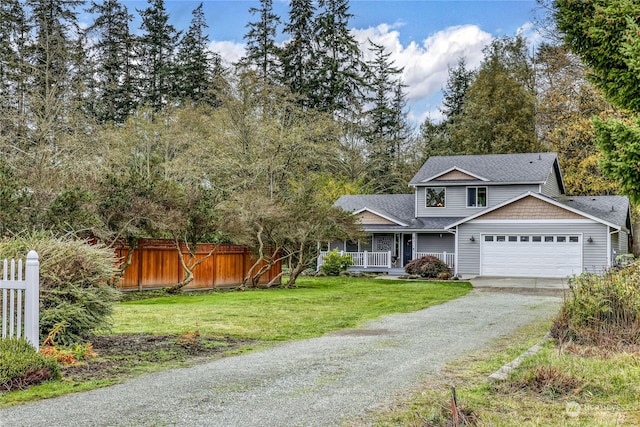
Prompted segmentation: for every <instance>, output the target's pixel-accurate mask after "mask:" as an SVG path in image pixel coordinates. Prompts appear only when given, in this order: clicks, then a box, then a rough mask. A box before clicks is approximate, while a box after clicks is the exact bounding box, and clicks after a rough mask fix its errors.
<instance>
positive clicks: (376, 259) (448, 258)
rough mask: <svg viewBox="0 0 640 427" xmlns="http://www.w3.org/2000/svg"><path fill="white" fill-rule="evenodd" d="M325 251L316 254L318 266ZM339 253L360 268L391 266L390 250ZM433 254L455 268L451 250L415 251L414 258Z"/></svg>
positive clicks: (321, 262) (454, 255)
mask: <svg viewBox="0 0 640 427" xmlns="http://www.w3.org/2000/svg"><path fill="white" fill-rule="evenodd" d="M328 253H329V252H327V251H321V252H320V256H318V268H320V266H321V265H322V264H324V257H325V256H326V255H327V254H328ZM339 253H340V255H343V254H344V255H349V256H350V257H351V259H352V260H353V264H352V267H360V268H392V261H393V259H392V256H391V252H368V251H364V252H343V251H340V252H339ZM427 255H430V256H434V257H436V258H438V259H439V260H440V261H443V262H445V263H446V264H447V266H449V268H450V269H451V270H452V271H453V270H454V268H455V262H456V261H455V260H456V254H455V253H451V252H417V253H416V258H422V257H423V256H427Z"/></svg>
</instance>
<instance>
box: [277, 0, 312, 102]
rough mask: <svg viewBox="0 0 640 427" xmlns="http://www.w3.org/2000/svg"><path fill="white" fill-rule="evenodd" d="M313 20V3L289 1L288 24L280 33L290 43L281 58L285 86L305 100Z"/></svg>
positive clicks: (310, 68)
mask: <svg viewBox="0 0 640 427" xmlns="http://www.w3.org/2000/svg"><path fill="white" fill-rule="evenodd" d="M314 16H315V6H314V4H313V0H292V1H291V9H290V11H289V22H288V23H287V24H285V26H284V30H283V32H284V33H285V34H287V35H288V36H289V39H290V40H289V42H288V43H287V45H286V46H285V47H284V49H283V50H282V54H281V57H282V67H283V75H284V77H283V79H284V83H285V84H286V85H287V86H289V89H291V92H293V93H296V94H299V95H302V96H303V97H304V98H305V99H306V98H307V97H308V96H309V90H310V87H309V85H310V81H309V80H310V76H311V70H312V69H313V64H314V58H315V56H316V53H315V46H316V41H315V33H314V23H313V21H314ZM303 102H305V103H308V102H307V101H306V100H305V101H303Z"/></svg>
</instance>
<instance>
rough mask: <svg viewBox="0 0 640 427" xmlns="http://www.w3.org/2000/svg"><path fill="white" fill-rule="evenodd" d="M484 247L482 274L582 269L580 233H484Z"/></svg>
mask: <svg viewBox="0 0 640 427" xmlns="http://www.w3.org/2000/svg"><path fill="white" fill-rule="evenodd" d="M480 246H481V247H480V274H481V275H482V276H512V277H566V276H571V275H574V274H580V273H581V272H582V264H583V262H582V236H581V235H578V234H569V235H567V234H562V235H558V234H529V233H522V234H512V235H506V234H501V233H496V234H484V235H482V236H481V244H480Z"/></svg>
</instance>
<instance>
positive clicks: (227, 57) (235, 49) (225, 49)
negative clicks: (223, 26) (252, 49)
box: [209, 40, 246, 65]
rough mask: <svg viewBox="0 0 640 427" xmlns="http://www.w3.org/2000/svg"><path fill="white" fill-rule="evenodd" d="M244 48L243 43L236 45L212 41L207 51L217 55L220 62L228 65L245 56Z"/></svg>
mask: <svg viewBox="0 0 640 427" xmlns="http://www.w3.org/2000/svg"><path fill="white" fill-rule="evenodd" d="M245 48H246V47H245V45H244V43H236V42H233V41H228V40H223V41H217V40H214V41H212V42H211V43H210V44H209V49H211V51H213V52H217V53H219V54H220V56H221V57H222V60H223V61H224V62H226V63H227V64H228V65H230V64H233V63H235V62H237V61H239V60H240V58H242V57H243V56H244V55H245V52H246V49H245Z"/></svg>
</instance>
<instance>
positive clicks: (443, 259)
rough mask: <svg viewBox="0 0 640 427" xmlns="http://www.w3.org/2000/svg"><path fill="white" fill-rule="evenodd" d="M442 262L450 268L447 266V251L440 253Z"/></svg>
mask: <svg viewBox="0 0 640 427" xmlns="http://www.w3.org/2000/svg"><path fill="white" fill-rule="evenodd" d="M442 261H444V263H445V264H447V267H449V268H451V266H450V265H449V260H448V259H447V251H444V252H442Z"/></svg>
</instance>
